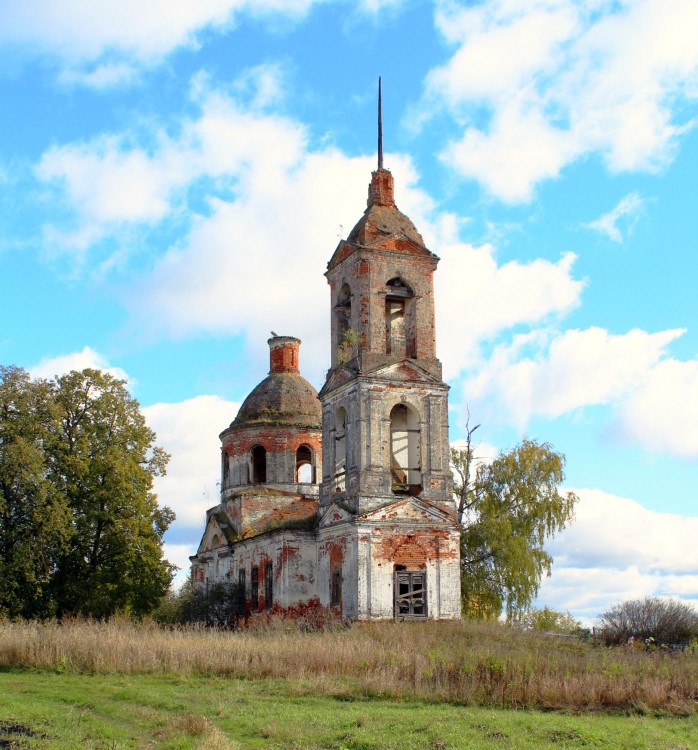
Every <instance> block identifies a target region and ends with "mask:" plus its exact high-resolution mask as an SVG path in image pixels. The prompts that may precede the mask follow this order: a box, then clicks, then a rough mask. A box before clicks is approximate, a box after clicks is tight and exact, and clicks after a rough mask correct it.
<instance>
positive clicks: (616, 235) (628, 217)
mask: <svg viewBox="0 0 698 750" xmlns="http://www.w3.org/2000/svg"><path fill="white" fill-rule="evenodd" d="M644 205H645V201H644V200H643V199H642V198H641V197H640V196H639V195H638V194H637V193H629V194H628V195H626V196H625V197H624V198H622V199H621V200H620V202H619V203H618V205H617V206H616V207H615V208H613V209H612V210H611V211H609V212H608V213H605V214H603V216H601V217H599V218H598V219H596V220H594V221H590V222H589V223H588V224H585V225H584V226H585V227H587V228H588V229H594V230H595V231H597V232H601V233H602V234H605V235H607V236H608V237H610V238H611V239H612V240H613V241H614V242H622V241H623V232H622V230H621V227H619V226H618V225H619V223H620V224H622V225H623V226H624V227H625V233H626V235H629V234H630V233H631V232H632V230H633V227H634V226H635V223H636V222H637V220H638V218H639V216H640V213H641V211H642V209H643V207H644Z"/></svg>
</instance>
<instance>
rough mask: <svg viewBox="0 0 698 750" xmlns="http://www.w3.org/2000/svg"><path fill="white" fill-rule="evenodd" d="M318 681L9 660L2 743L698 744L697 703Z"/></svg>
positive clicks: (223, 748) (2, 683)
mask: <svg viewBox="0 0 698 750" xmlns="http://www.w3.org/2000/svg"><path fill="white" fill-rule="evenodd" d="M313 690H315V691H316V690H317V688H316V687H315V688H312V687H311V686H310V684H308V683H304V682H303V681H302V680H299V679H290V680H279V679H275V680H256V681H247V680H236V679H224V678H221V677H215V678H207V677H197V676H191V675H189V676H178V675H138V674H126V675H92V676H91V675H85V674H76V673H69V672H65V673H62V674H60V673H56V672H39V671H29V670H15V671H3V672H0V748H12V749H13V750H29V749H30V748H46V749H47V750H48V749H49V748H50V749H52V750H53V749H54V748H55V749H56V750H72V749H73V748H75V750H78V749H79V750H84V749H87V750H89V749H90V748H93V749H94V750H97V749H100V750H125V749H126V748H144V749H145V748H152V749H153V750H159V749H161V748H162V749H164V748H167V749H168V750H170V749H171V750H179V749H181V750H188V749H192V750H204V748H205V749H206V750H229V749H230V748H241V749H242V748H245V749H246V748H289V749H293V748H298V749H299V750H300V749H301V748H302V749H305V748H308V749H312V750H315V749H317V750H321V749H325V748H327V749H330V748H331V749H332V750H342V749H343V748H346V749H347V750H359V749H362V750H363V749H364V748H365V749H366V750H368V749H369V748H376V749H381V750H388V749H391V748H395V749H396V750H397V749H398V748H400V750H409V749H410V748H434V749H448V748H473V749H479V748H497V749H499V748H501V749H502V750H505V749H509V748H511V749H512V750H526V749H527V748H536V749H537V750H538V749H541V750H545V749H546V748H550V749H552V748H555V749H556V750H562V749H563V748H618V749H619V750H626V749H627V750H631V749H632V750H636V749H637V750H639V749H640V748H642V749H643V750H644V749H645V748H646V749H647V750H697V749H698V715H696V714H693V715H692V716H690V717H677V716H666V717H663V716H657V715H621V714H609V713H582V714H576V715H575V714H568V713H556V712H539V711H516V710H505V709H501V710H500V709H492V708H478V707H463V706H456V705H449V704H445V703H436V704H430V703H426V702H418V701H412V700H410V701H404V702H398V701H394V700H387V699H382V698H380V697H374V698H372V699H356V698H342V697H338V696H337V695H334V696H331V697H330V696H326V695H318V694H317V692H313ZM350 694H351V691H350V690H348V691H347V695H350Z"/></svg>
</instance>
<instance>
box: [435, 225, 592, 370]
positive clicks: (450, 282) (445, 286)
mask: <svg viewBox="0 0 698 750" xmlns="http://www.w3.org/2000/svg"><path fill="white" fill-rule="evenodd" d="M438 246H439V254H440V255H441V258H442V261H441V264H440V265H439V270H438V273H437V274H436V275H435V282H434V283H435V295H436V313H437V334H438V336H437V340H438V343H439V352H440V355H441V356H442V357H443V361H444V372H445V377H446V379H449V378H451V377H453V376H455V375H456V374H457V373H459V372H461V371H462V370H464V369H466V368H467V367H471V366H472V365H473V364H475V362H477V360H478V357H479V344H480V343H481V342H482V341H483V340H484V339H486V338H489V337H492V336H494V335H495V334H496V333H498V332H500V331H503V330H506V329H510V328H512V327H514V326H516V325H519V324H528V325H532V324H540V323H541V322H542V321H545V320H546V319H549V318H550V317H551V316H560V315H562V314H564V313H567V312H569V311H570V310H572V309H574V308H575V307H577V306H578V305H579V304H580V298H581V293H582V290H583V288H584V282H583V281H580V280H578V279H575V278H574V277H573V275H572V267H573V264H574V261H575V260H576V256H575V255H574V254H573V253H566V254H565V255H563V256H562V258H560V260H559V261H558V262H557V263H552V262H550V261H548V260H544V259H542V258H541V259H537V260H533V261H530V262H526V263H522V262H519V261H509V262H507V263H504V264H501V265H498V263H497V260H496V257H495V249H494V247H493V246H492V245H490V244H486V245H482V246H480V247H475V246H473V245H469V244H464V243H460V242H457V241H456V240H455V239H454V238H453V237H451V238H450V240H449V238H447V237H442V238H441V241H440V243H439V245H438Z"/></svg>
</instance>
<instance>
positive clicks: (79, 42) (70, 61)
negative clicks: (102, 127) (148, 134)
mask: <svg viewBox="0 0 698 750" xmlns="http://www.w3.org/2000/svg"><path fill="white" fill-rule="evenodd" d="M318 1H320V0H197V2H190V1H189V0H150V1H149V2H148V3H141V2H137V0H118V1H117V0H100V2H99V3H85V2H82V1H81V0H65V1H64V2H61V3H56V2H53V0H26V1H25V2H22V3H2V4H1V5H0V45H6V46H10V45H11V46H12V47H13V49H14V50H15V51H18V52H20V53H22V54H25V55H32V54H35V55H42V56H46V55H48V56H50V57H53V58H54V59H56V60H57V61H58V62H59V65H60V66H61V67H62V68H63V78H64V80H66V81H69V82H73V83H82V84H85V85H91V86H95V87H98V88H104V87H106V86H109V85H114V84H118V83H124V82H127V81H129V80H132V79H133V78H134V76H135V75H136V71H137V70H138V68H140V67H141V66H143V65H152V64H155V63H157V62H159V61H161V60H162V59H163V58H164V57H165V56H166V55H167V54H169V53H170V52H172V51H173V50H175V49H177V48H179V47H190V48H191V47H196V46H197V44H198V39H199V37H200V35H201V34H202V33H203V32H206V31H211V30H213V31H218V32H221V31H225V30H226V29H228V28H229V27H230V26H231V25H233V24H234V22H235V20H236V18H237V16H238V15H239V14H241V13H247V14H250V15H254V16H257V17H260V16H261V17H269V18H272V19H274V18H278V17H281V18H283V19H286V20H289V19H290V20H293V19H299V18H302V17H303V16H304V15H305V14H306V13H307V12H308V11H309V9H310V8H311V6H312V5H313V4H314V3H315V2H318Z"/></svg>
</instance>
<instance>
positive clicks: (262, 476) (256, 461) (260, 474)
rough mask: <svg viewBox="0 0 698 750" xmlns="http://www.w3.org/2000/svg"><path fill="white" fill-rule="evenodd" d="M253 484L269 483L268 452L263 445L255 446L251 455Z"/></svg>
mask: <svg viewBox="0 0 698 750" xmlns="http://www.w3.org/2000/svg"><path fill="white" fill-rule="evenodd" d="M250 464H251V467H250V468H251V472H250V474H251V476H252V484H264V482H266V481H267V450H266V448H265V447H264V446H263V445H255V446H254V448H252V451H251V453H250Z"/></svg>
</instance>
